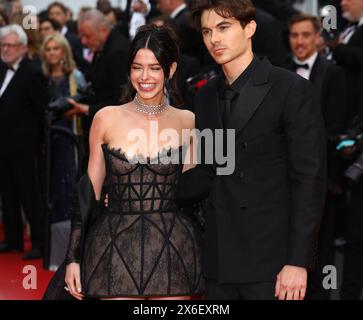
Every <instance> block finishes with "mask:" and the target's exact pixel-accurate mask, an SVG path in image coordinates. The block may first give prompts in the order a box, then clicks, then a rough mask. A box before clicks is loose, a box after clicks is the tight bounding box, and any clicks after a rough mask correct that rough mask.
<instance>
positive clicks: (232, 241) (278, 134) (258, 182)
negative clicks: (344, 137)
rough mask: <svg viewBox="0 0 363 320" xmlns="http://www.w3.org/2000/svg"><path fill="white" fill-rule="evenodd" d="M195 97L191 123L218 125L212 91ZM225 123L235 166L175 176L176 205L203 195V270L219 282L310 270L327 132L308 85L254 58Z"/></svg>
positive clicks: (323, 181) (321, 200) (271, 278)
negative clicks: (225, 171)
mask: <svg viewBox="0 0 363 320" xmlns="http://www.w3.org/2000/svg"><path fill="white" fill-rule="evenodd" d="M221 81H222V77H217V78H216V79H214V80H212V81H210V82H209V83H208V84H207V85H206V86H205V87H204V88H203V89H202V90H201V92H200V94H199V95H197V96H196V101H195V106H194V107H195V116H196V126H197V128H198V129H200V130H203V129H206V128H211V129H216V128H222V123H221V120H220V119H221V117H220V112H221V106H220V105H219V104H218V101H219V100H218V96H217V94H218V93H217V90H216V88H217V87H218V86H219V85H218V83H221ZM228 128H235V129H236V143H235V153H236V155H235V163H236V165H235V170H234V172H233V174H232V175H228V176H216V175H215V174H214V173H213V170H212V168H211V167H210V166H209V167H207V166H203V165H199V166H197V167H196V168H194V169H192V170H190V171H188V172H186V173H185V174H184V175H183V176H182V179H181V181H180V185H179V190H178V192H177V197H178V199H179V201H180V203H185V204H186V203H188V199H189V200H190V199H194V200H199V199H201V198H203V197H204V196H206V195H209V196H208V203H209V205H208V210H207V213H206V217H205V218H206V224H205V230H206V231H205V243H204V250H203V252H204V258H203V262H204V265H203V268H204V273H205V276H206V277H209V278H214V279H217V280H218V281H220V282H223V283H241V282H242V283H243V282H260V281H275V280H276V275H277V274H278V272H279V271H280V270H281V268H282V267H283V266H284V265H295V266H301V267H306V268H309V269H312V268H313V267H314V263H315V256H316V250H317V238H318V230H319V224H320V220H321V216H322V213H323V204H324V199H325V184H326V164H325V160H326V155H325V132H324V123H323V119H322V115H321V110H320V108H319V106H318V105H317V101H316V99H315V98H314V92H313V88H312V85H311V83H309V82H308V81H306V80H304V79H302V78H301V77H299V76H297V75H296V74H294V73H292V72H290V71H286V70H283V69H280V68H278V67H274V66H272V65H271V64H270V62H269V61H268V60H267V59H265V60H263V61H260V62H258V64H257V66H256V68H255V69H254V70H253V74H252V77H251V78H250V80H249V81H248V82H247V84H246V85H245V87H244V89H243V90H242V92H241V93H240V96H239V98H238V101H237V105H236V107H235V108H234V111H233V113H232V114H231V117H230V121H229V124H228Z"/></svg>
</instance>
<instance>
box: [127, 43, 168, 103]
mask: <svg viewBox="0 0 363 320" xmlns="http://www.w3.org/2000/svg"><path fill="white" fill-rule="evenodd" d="M164 79H165V76H164V71H163V68H162V67H161V65H160V63H159V62H158V60H157V59H156V57H155V55H154V53H153V52H152V51H151V50H149V49H140V50H139V51H138V52H137V53H136V56H135V59H134V62H133V63H132V65H131V72H130V80H131V83H132V86H133V87H134V88H135V90H136V91H137V94H138V97H139V99H140V100H141V101H142V102H144V103H146V104H152V105H157V104H160V103H161V102H162V99H163V95H164Z"/></svg>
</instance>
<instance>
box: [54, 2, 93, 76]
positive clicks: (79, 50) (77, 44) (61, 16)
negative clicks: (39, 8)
mask: <svg viewBox="0 0 363 320" xmlns="http://www.w3.org/2000/svg"><path fill="white" fill-rule="evenodd" d="M48 17H49V18H50V19H54V20H55V21H57V22H58V23H59V24H60V25H61V28H62V29H61V31H60V33H61V35H62V36H64V37H65V38H66V39H67V41H68V42H69V44H70V46H71V49H72V53H73V57H74V60H75V61H76V64H77V67H78V68H79V69H80V70H82V71H86V70H87V67H88V63H87V61H86V60H85V59H84V58H83V47H82V44H81V41H80V40H79V38H78V37H77V36H75V35H74V34H72V33H71V32H69V30H68V27H67V8H66V6H65V5H64V4H62V3H60V2H53V3H51V4H50V5H49V6H48Z"/></svg>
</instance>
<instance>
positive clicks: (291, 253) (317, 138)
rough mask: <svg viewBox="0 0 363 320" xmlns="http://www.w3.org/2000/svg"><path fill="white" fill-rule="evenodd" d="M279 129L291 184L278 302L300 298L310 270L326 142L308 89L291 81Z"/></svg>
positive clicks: (323, 181)
mask: <svg viewBox="0 0 363 320" xmlns="http://www.w3.org/2000/svg"><path fill="white" fill-rule="evenodd" d="M283 117H284V118H283V121H284V130H285V135H286V140H287V150H288V175H289V179H290V190H291V203H290V221H291V222H290V236H289V245H288V257H287V261H286V265H285V267H284V268H283V269H282V270H281V272H280V273H279V274H278V276H277V283H276V296H277V297H279V299H303V298H304V296H305V290H306V281H307V275H306V274H307V270H310V269H313V268H314V264H315V257H316V254H317V241H318V232H319V226H320V222H321V218H322V214H323V208H324V202H325V190H326V139H325V129H324V122H323V118H322V114H321V108H320V106H319V105H318V103H317V100H316V97H315V96H314V90H313V87H312V85H311V84H310V83H309V82H308V81H305V80H304V79H301V78H296V79H295V83H294V84H293V85H292V86H291V89H290V93H289V95H288V97H287V99H286V106H285V110H284V116H283Z"/></svg>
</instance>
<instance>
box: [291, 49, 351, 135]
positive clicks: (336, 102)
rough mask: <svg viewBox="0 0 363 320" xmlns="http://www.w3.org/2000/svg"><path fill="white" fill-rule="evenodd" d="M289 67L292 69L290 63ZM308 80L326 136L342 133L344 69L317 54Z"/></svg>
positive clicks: (345, 94)
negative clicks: (313, 90)
mask: <svg viewBox="0 0 363 320" xmlns="http://www.w3.org/2000/svg"><path fill="white" fill-rule="evenodd" d="M290 62H291V60H290ZM289 67H290V69H292V65H291V63H290V64H289ZM309 80H310V81H311V82H312V83H313V85H314V89H315V92H316V95H317V98H318V102H319V104H320V106H321V110H322V113H323V118H324V121H325V128H326V133H327V137H333V136H335V135H337V134H339V133H342V132H343V131H344V129H345V116H346V99H347V83H346V79H345V72H344V69H343V68H341V67H340V66H338V65H336V64H335V63H333V62H332V61H330V60H327V59H325V58H323V57H320V56H318V57H317V59H316V60H315V63H314V65H313V68H312V70H311V73H310V79H309Z"/></svg>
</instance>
